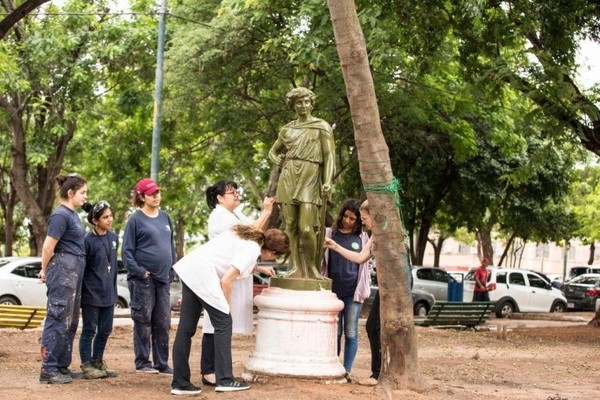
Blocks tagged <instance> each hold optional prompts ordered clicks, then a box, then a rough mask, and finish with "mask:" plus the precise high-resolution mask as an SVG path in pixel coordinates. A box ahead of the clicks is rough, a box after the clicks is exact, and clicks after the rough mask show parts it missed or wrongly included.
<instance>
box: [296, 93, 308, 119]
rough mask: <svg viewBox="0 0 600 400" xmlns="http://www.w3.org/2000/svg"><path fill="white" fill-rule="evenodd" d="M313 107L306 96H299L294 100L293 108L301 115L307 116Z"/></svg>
mask: <svg viewBox="0 0 600 400" xmlns="http://www.w3.org/2000/svg"><path fill="white" fill-rule="evenodd" d="M312 109H313V105H312V101H311V100H310V98H309V97H308V96H306V97H299V98H297V99H296V101H294V110H295V111H296V114H298V116H301V117H308V116H309V115H310V113H311V111H312Z"/></svg>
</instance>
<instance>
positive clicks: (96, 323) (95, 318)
mask: <svg viewBox="0 0 600 400" xmlns="http://www.w3.org/2000/svg"><path fill="white" fill-rule="evenodd" d="M114 313H115V307H114V306H109V307H96V306H90V305H88V304H82V305H81V318H82V320H83V327H82V328H81V336H80V337H79V356H80V357H81V363H82V364H83V363H86V362H91V361H93V360H100V361H102V358H103V357H104V349H105V348H106V342H107V341H108V337H109V336H110V333H111V332H112V327H113V319H114Z"/></svg>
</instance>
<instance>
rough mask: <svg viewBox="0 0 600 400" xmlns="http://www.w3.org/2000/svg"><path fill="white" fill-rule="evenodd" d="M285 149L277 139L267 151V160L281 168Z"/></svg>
mask: <svg viewBox="0 0 600 400" xmlns="http://www.w3.org/2000/svg"><path fill="white" fill-rule="evenodd" d="M284 150H285V147H284V145H283V142H282V141H281V139H279V138H277V140H276V141H275V143H273V146H271V150H269V159H270V160H271V162H273V163H274V164H275V165H279V166H281V164H283V160H284V159H285V152H284Z"/></svg>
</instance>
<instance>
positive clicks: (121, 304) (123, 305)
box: [115, 297, 127, 308]
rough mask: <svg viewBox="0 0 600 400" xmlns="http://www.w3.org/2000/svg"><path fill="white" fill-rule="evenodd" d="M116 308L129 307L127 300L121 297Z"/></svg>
mask: <svg viewBox="0 0 600 400" xmlns="http://www.w3.org/2000/svg"><path fill="white" fill-rule="evenodd" d="M115 308H127V302H126V301H125V300H123V299H122V298H120V297H119V298H118V299H117V302H116V303H115Z"/></svg>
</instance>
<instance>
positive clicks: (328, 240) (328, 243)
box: [325, 237, 338, 250]
mask: <svg viewBox="0 0 600 400" xmlns="http://www.w3.org/2000/svg"><path fill="white" fill-rule="evenodd" d="M325 247H327V248H328V249H331V250H335V249H336V248H337V247H338V244H337V243H336V242H335V240H333V239H332V238H328V237H326V238H325Z"/></svg>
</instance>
